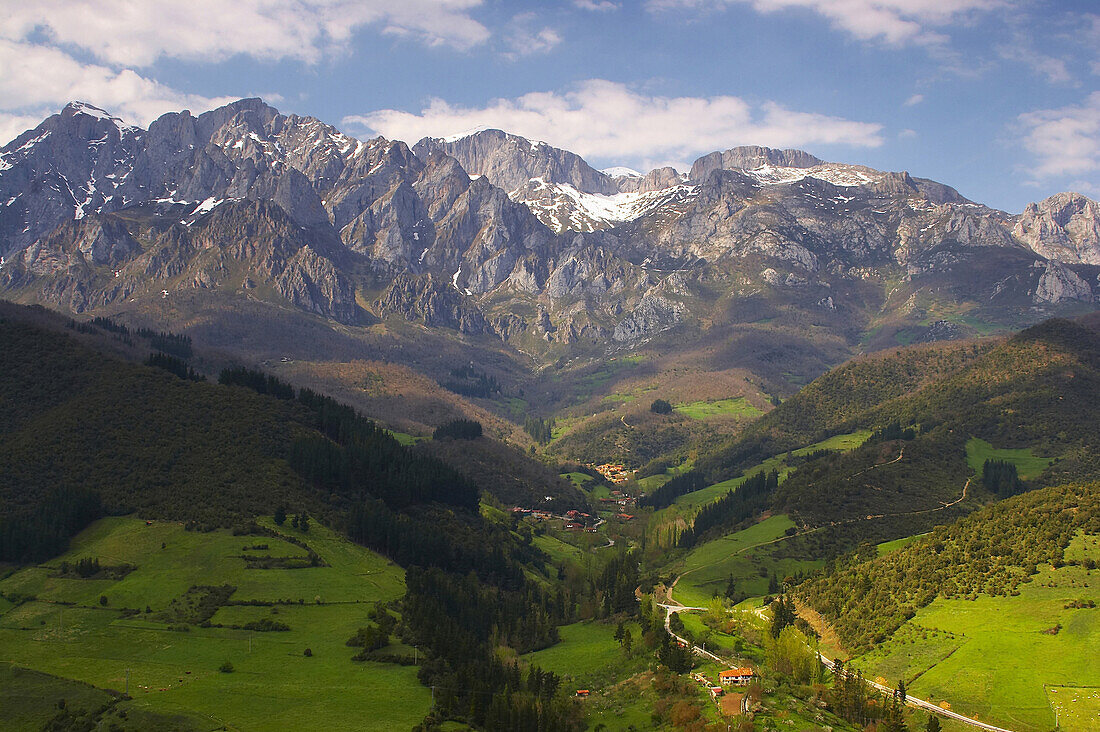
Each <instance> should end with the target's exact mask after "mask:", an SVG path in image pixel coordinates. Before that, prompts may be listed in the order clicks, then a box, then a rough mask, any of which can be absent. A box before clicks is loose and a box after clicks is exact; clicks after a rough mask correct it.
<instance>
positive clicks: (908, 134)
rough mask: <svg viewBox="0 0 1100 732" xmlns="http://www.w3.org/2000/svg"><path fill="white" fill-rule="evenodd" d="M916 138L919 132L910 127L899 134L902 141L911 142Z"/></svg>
mask: <svg viewBox="0 0 1100 732" xmlns="http://www.w3.org/2000/svg"><path fill="white" fill-rule="evenodd" d="M916 136H917V131H916V130H911V129H909V128H908V127H907V128H905V129H904V130H902V131H901V132H899V133H898V139H901V140H911V139H913V138H914V137H916Z"/></svg>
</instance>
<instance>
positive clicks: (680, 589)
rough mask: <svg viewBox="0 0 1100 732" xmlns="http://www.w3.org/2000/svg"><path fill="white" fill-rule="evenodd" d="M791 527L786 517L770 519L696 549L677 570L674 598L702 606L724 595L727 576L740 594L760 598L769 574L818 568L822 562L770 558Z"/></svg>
mask: <svg viewBox="0 0 1100 732" xmlns="http://www.w3.org/2000/svg"><path fill="white" fill-rule="evenodd" d="M794 525H795V524H794V522H793V521H791V519H790V517H788V516H786V515H779V516H772V517H770V518H768V519H765V520H764V521H761V522H760V523H757V524H755V525H753V526H750V527H749V528H747V529H744V530H743V531H738V532H735V533H732V534H728V535H726V536H722V537H719V538H717V539H712V540H710V541H708V542H705V543H703V544H701V545H699V546H697V547H695V548H694V549H692V550H691V551H690V552H689V553H688V554H687V556H685V557H684V559H683V560H682V561H681V563H680V565H679V566H678V568H677V571H678V574H679V577H680V579H679V581H678V582H677V583H676V588H675V590H674V591H673V596H674V597H675V599H676V600H677V601H678V602H680V603H683V604H684V605H689V606H696V607H701V606H703V605H705V604H706V602H707V600H709V599H710V598H712V597H714V596H715V595H722V596H724V595H725V592H726V585H727V584H728V582H729V576H730V575H733V578H734V580H735V582H736V583H737V586H738V589H739V590H740V591H741V592H743V593H746V594H748V595H763V594H765V593H766V592H767V588H768V575H769V574H770V573H772V572H774V573H775V574H776V575H778V576H779V577H783V576H785V575H787V574H791V573H793V572H796V571H798V570H809V569H813V568H816V567H818V566H821V564H822V562H821V561H805V560H797V559H790V558H776V557H774V556H773V554H772V552H771V545H772V544H775V543H778V542H779V541H782V539H783V537H784V536H785V535H786V531H787V529H790V528H793V527H794ZM761 570H764V572H763V574H761Z"/></svg>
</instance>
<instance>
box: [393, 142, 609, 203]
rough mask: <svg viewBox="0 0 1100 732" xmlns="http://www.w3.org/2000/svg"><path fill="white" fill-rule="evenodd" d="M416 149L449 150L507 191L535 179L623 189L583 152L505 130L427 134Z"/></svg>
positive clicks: (589, 189) (593, 189) (605, 190)
mask: <svg viewBox="0 0 1100 732" xmlns="http://www.w3.org/2000/svg"><path fill="white" fill-rule="evenodd" d="M413 152H415V153H416V154H417V155H419V156H421V157H424V156H426V155H428V154H430V153H432V152H443V153H446V154H447V155H450V156H451V157H453V158H454V159H455V160H457V161H458V162H459V164H461V165H462V167H463V168H465V169H466V171H467V172H469V173H470V174H471V175H478V176H484V177H485V178H488V179H489V182H490V183H492V184H493V185H495V186H498V187H500V188H503V189H504V190H506V191H514V190H515V189H517V188H519V187H520V186H523V185H525V184H526V183H527V181H529V180H531V179H532V178H541V179H542V180H543V181H544V182H546V183H565V184H568V185H571V186H573V187H574V188H576V189H577V190H579V191H582V192H584V193H601V194H604V195H611V194H613V193H618V192H619V188H618V186H617V185H616V184H615V183H614V181H613V180H612V179H611V178H610V177H609V176H607V175H605V174H603V173H601V172H600V171H598V170H596V169H594V168H593V167H592V166H590V165H589V164H588V163H586V162H585V161H584V159H583V158H581V157H580V156H579V155H576V154H574V153H571V152H569V151H568V150H561V149H559V148H556V147H551V146H550V145H547V144H546V143H545V142H533V141H531V140H528V139H527V138H524V137H519V136H518V135H510V134H508V133H507V132H502V131H501V130H482V131H480V132H475V133H473V134H471V135H467V136H465V137H460V138H457V139H441V138H433V137H426V138H424V139H423V140H421V141H420V142H418V143H416V145H415V146H413Z"/></svg>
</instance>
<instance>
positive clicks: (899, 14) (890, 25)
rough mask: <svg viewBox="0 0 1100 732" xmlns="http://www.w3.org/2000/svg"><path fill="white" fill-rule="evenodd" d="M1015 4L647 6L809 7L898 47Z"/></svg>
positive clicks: (821, 0) (815, 1)
mask: <svg viewBox="0 0 1100 732" xmlns="http://www.w3.org/2000/svg"><path fill="white" fill-rule="evenodd" d="M1011 1H1012V0H648V2H647V3H646V7H647V8H649V9H650V10H652V11H661V10H683V9H696V10H714V9H721V8H725V7H728V6H730V5H734V4H742V5H750V6H752V8H753V9H754V10H756V11H757V12H760V13H772V12H776V11H780V10H791V9H804V10H810V11H812V12H815V13H818V14H819V15H823V16H825V17H826V18H828V19H829V21H831V22H832V24H833V25H834V26H836V27H837V28H840V29H842V30H844V31H847V32H848V33H850V34H852V35H853V36H855V37H856V38H859V39H860V40H879V39H881V40H883V41H885V42H886V43H890V44H894V45H904V44H907V43H922V44H930V43H941V42H943V41H944V40H945V38H944V36H943V35H941V34H940V33H937V32H935V31H933V30H931V27H935V26H946V25H949V24H952V23H956V22H959V21H961V20H964V19H965V18H966V16H968V15H970V14H972V13H974V12H977V11H984V10H991V9H994V8H998V7H1003V6H1005V5H1006V4H1009V3H1010V2H1011Z"/></svg>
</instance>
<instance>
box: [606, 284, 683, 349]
mask: <svg viewBox="0 0 1100 732" xmlns="http://www.w3.org/2000/svg"><path fill="white" fill-rule="evenodd" d="M683 316H684V307H683V305H681V304H680V303H678V302H675V301H673V300H669V299H668V298H666V297H664V296H663V295H659V294H651V293H647V294H646V296H645V297H643V298H642V301H641V302H639V303H638V306H637V307H636V308H634V310H633V312H631V313H630V314H629V315H627V316H626V317H625V318H623V319H622V320H621V321H620V322H619V324H618V325H616V326H615V331H614V332H613V333H612V335H611V338H612V340H614V341H616V342H619V343H622V342H624V341H634V340H638V339H641V338H645V337H647V336H651V335H654V334H656V333H659V332H660V331H662V330H667V329H668V328H671V327H672V326H674V325H676V324H677V323H679V322H680V321H681V320H683Z"/></svg>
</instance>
